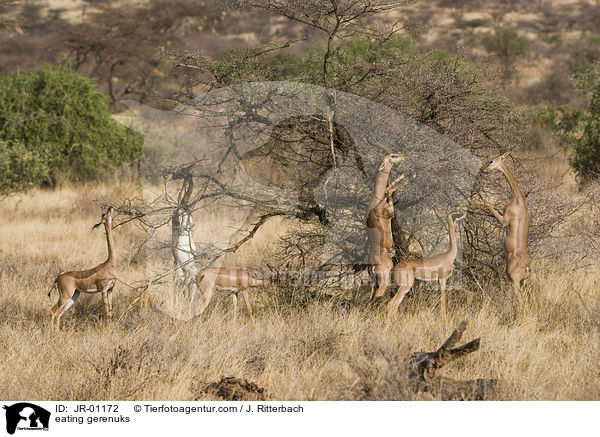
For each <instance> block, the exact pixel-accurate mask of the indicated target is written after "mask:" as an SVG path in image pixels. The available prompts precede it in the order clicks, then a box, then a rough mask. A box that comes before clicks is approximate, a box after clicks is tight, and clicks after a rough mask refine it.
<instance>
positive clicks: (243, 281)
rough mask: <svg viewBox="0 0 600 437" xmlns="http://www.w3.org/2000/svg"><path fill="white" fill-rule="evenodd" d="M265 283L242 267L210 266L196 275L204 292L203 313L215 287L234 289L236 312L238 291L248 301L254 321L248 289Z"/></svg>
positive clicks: (247, 305)
mask: <svg viewBox="0 0 600 437" xmlns="http://www.w3.org/2000/svg"><path fill="white" fill-rule="evenodd" d="M264 283H265V280H263V279H257V278H254V277H252V276H250V275H249V274H248V273H247V272H245V271H244V270H242V269H230V268H225V267H213V268H208V269H205V270H203V271H201V272H200V273H198V276H196V284H197V286H198V288H199V289H200V291H201V292H202V298H201V299H202V302H201V304H200V311H199V313H202V312H203V311H204V310H205V309H206V307H207V306H208V304H209V303H210V299H211V298H212V295H213V293H214V292H215V289H220V290H229V291H233V294H232V296H233V307H234V314H237V292H241V293H242V297H243V298H244V302H246V308H248V313H249V314H250V318H251V319H252V321H254V313H253V312H252V306H251V305H250V300H249V298H248V289H249V288H250V287H258V286H261V285H263V284H264Z"/></svg>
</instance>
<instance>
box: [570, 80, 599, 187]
mask: <svg viewBox="0 0 600 437" xmlns="http://www.w3.org/2000/svg"><path fill="white" fill-rule="evenodd" d="M571 166H572V167H573V169H574V170H575V171H576V172H577V176H579V179H580V181H581V182H588V181H590V180H592V179H596V178H598V177H600V86H598V87H597V88H596V90H595V91H594V94H593V96H592V104H591V106H590V114H589V117H588V118H587V120H586V123H585V126H584V128H583V134H582V135H581V138H579V140H578V141H576V142H575V144H574V148H573V153H572V155H571Z"/></svg>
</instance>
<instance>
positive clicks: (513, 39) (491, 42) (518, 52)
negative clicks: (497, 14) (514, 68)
mask: <svg viewBox="0 0 600 437" xmlns="http://www.w3.org/2000/svg"><path fill="white" fill-rule="evenodd" d="M483 44H484V45H485V48H486V50H487V51H488V52H490V53H494V54H496V56H498V58H499V59H500V61H501V62H502V63H503V64H505V65H509V64H512V63H513V62H514V61H515V60H516V59H517V58H518V57H519V56H523V55H524V54H525V53H526V52H527V49H528V48H529V41H528V40H527V39H526V38H524V37H522V36H520V35H519V34H518V33H517V31H516V30H514V29H511V28H508V27H497V28H496V29H495V30H494V33H493V34H488V35H486V36H485V37H484V39H483Z"/></svg>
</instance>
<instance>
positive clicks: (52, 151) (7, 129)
mask: <svg viewBox="0 0 600 437" xmlns="http://www.w3.org/2000/svg"><path fill="white" fill-rule="evenodd" d="M0 141H2V143H1V144H0V147H1V150H0V169H4V170H5V171H3V172H0V190H2V191H4V192H6V191H15V190H21V189H26V188H27V187H29V186H32V185H48V186H54V185H56V183H57V182H58V181H60V180H68V181H73V182H79V181H91V180H102V179H104V178H106V177H107V175H108V174H109V173H110V172H111V170H113V169H114V168H116V167H118V166H119V165H121V164H123V163H129V162H132V161H134V160H135V159H137V158H138V157H139V156H140V154H141V150H142V145H143V140H142V138H141V137H140V136H139V135H138V134H136V133H133V132H129V131H127V130H126V129H123V128H122V127H120V126H119V125H117V123H116V122H115V121H114V120H113V119H112V117H111V116H110V113H109V112H108V100H107V99H106V97H104V95H102V94H101V93H100V92H98V91H96V89H95V88H94V83H93V82H92V81H91V80H89V79H87V78H85V77H83V76H81V75H79V74H77V73H75V72H73V71H71V70H70V68H69V67H51V66H48V67H46V68H44V69H43V70H42V71H34V72H28V73H16V74H9V75H7V76H4V77H2V78H0ZM17 169H20V170H21V171H22V172H23V174H20V175H17V174H16V171H17Z"/></svg>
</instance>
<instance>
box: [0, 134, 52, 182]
mask: <svg viewBox="0 0 600 437" xmlns="http://www.w3.org/2000/svg"><path fill="white" fill-rule="evenodd" d="M47 174H48V165H47V162H46V160H45V159H44V156H43V155H42V154H39V153H33V152H31V151H29V150H27V148H26V147H25V146H24V145H23V143H15V142H10V143H7V142H5V141H2V140H0V193H9V192H13V191H20V190H23V189H26V188H29V187H32V186H36V185H40V184H41V183H43V182H44V180H45V178H46V175H47Z"/></svg>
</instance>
